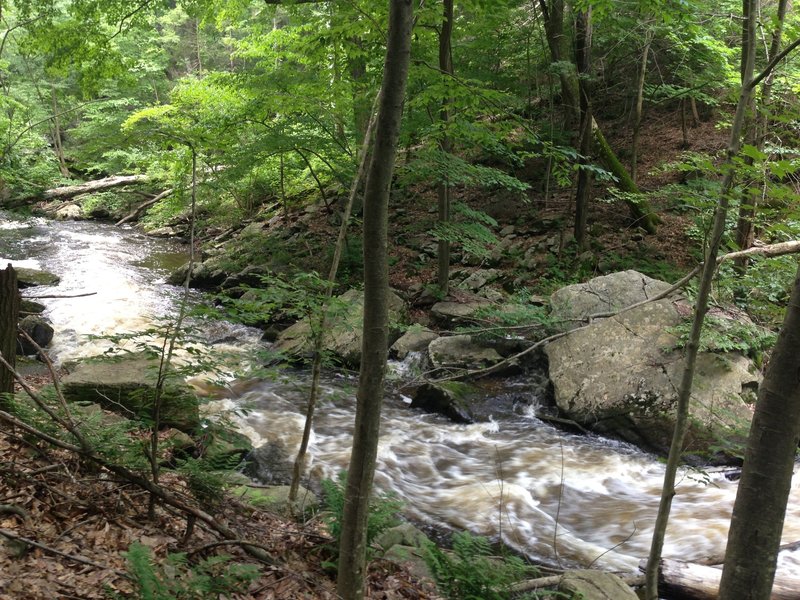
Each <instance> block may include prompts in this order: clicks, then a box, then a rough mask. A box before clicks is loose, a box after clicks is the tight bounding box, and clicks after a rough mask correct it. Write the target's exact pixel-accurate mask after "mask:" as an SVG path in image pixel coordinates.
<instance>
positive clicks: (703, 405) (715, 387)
mask: <svg viewBox="0 0 800 600" xmlns="http://www.w3.org/2000/svg"><path fill="white" fill-rule="evenodd" d="M630 274H631V272H630V271H626V272H625V273H622V274H619V275H621V278H620V279H621V280H623V281H630V280H631V279H633V278H632V277H631V275H630ZM609 278H613V275H612V276H607V277H601V278H598V279H602V280H604V281H603V282H601V285H598V286H597V287H595V288H594V289H604V290H609V289H611V286H610V285H608V283H609V281H610V280H609ZM643 278H644V276H642V275H639V278H638V279H637V280H636V281H637V283H636V285H637V287H638V289H637V291H636V292H635V293H634V292H632V291H631V290H627V291H625V292H623V300H621V301H620V300H619V299H618V298H616V297H614V296H612V295H609V294H606V293H604V297H603V298H602V300H601V302H602V306H603V308H602V309H601V310H604V309H606V308H608V307H612V308H616V307H619V306H625V305H629V304H633V303H635V302H638V301H639V300H642V299H644V298H646V297H647V296H648V295H650V296H652V294H653V290H654V289H658V288H661V289H666V288H665V287H664V286H667V285H668V284H665V283H664V282H657V283H656V284H649V283H647V282H646V280H645V279H643ZM594 281H596V280H594ZM650 281H655V280H650ZM643 282H644V283H643ZM589 283H590V284H591V283H592V282H589ZM658 284H660V285H658ZM571 287H574V286H571ZM589 289H591V288H589ZM557 294H558V296H559V298H558V299H559V301H560V302H561V303H562V304H561V306H567V307H570V309H569V310H570V312H569V314H571V315H572V316H573V317H575V318H581V317H583V316H587V313H588V314H594V313H596V312H599V311H598V308H600V307H599V306H598V304H597V303H595V302H590V301H585V302H584V299H583V298H582V297H583V294H584V292H583V291H582V290H579V291H578V295H577V296H576V297H575V302H572V301H570V298H571V297H570V296H569V295H568V294H565V293H564V290H560V291H559V292H557ZM580 303H583V304H582V306H583V309H582V310H583V311H584V313H585V314H582V313H580V312H576V311H575V307H576V306H577V305H579V304H580ZM690 312H691V311H690V307H689V306H688V305H687V304H686V303H685V302H684V301H683V300H681V299H680V298H668V299H663V300H658V301H655V302H650V303H647V304H644V305H642V306H639V307H637V308H634V309H631V310H628V311H625V312H623V313H620V314H618V315H616V316H614V317H609V318H605V319H599V320H596V321H595V322H593V323H592V324H591V325H588V326H586V327H583V328H580V329H575V330H573V331H571V332H570V333H569V334H568V335H566V336H564V337H562V338H560V339H558V340H556V341H554V342H551V343H550V344H548V346H547V348H546V349H545V351H546V353H547V356H548V358H549V362H550V366H549V372H550V379H551V380H552V382H553V388H554V392H555V401H556V404H557V405H558V408H559V409H560V411H561V412H562V413H563V414H564V415H565V416H567V417H568V418H570V419H572V420H574V421H576V422H578V423H580V424H581V425H583V426H585V427H589V428H591V429H594V430H595V431H598V432H601V433H605V434H611V435H614V436H617V437H620V438H622V439H624V440H627V441H630V442H632V443H635V444H637V445H639V446H641V447H644V448H646V449H649V450H653V451H656V452H659V453H665V452H666V451H667V449H668V448H669V444H670V440H671V437H672V430H673V428H674V423H675V418H674V416H675V415H674V407H675V403H676V401H677V390H678V389H679V387H680V382H681V378H682V376H683V368H684V359H683V353H682V352H681V351H675V350H672V348H674V347H675V346H676V345H677V343H678V339H677V337H676V336H675V335H674V334H673V333H671V332H670V331H669V329H670V328H671V327H674V326H675V325H678V324H679V323H681V322H682V320H683V319H684V316H683V315H686V314H688V313H690ZM562 314H563V313H562ZM758 381H759V377H758V375H757V373H756V369H755V368H753V365H752V364H751V362H750V361H749V360H748V359H747V358H745V357H743V356H742V355H740V354H737V353H712V352H701V353H700V354H699V356H698V359H697V370H696V373H695V378H694V386H693V391H692V396H691V399H690V413H689V414H690V417H689V432H688V435H687V443H686V447H685V449H686V451H687V452H689V453H692V454H698V455H701V456H704V457H709V456H710V455H713V454H714V453H715V452H717V451H720V450H722V451H723V452H724V451H725V450H726V446H729V445H735V444H737V443H738V442H739V441H741V440H743V439H744V436H746V433H747V429H748V427H749V422H750V418H751V416H752V412H751V408H750V406H749V405H748V404H747V403H746V401H745V399H746V398H749V397H751V396H752V391H753V390H754V389H755V388H756V387H757V385H758ZM718 458H719V457H718Z"/></svg>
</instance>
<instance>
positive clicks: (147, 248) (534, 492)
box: [0, 212, 800, 577]
mask: <svg viewBox="0 0 800 600" xmlns="http://www.w3.org/2000/svg"><path fill="white" fill-rule="evenodd" d="M185 260H186V247H185V246H181V245H179V244H176V243H175V242H173V241H169V240H161V239H154V238H148V237H146V236H143V235H141V234H139V233H137V232H135V231H134V230H125V229H118V228H115V227H113V226H111V225H104V224H98V223H92V222H72V221H68V222H54V221H48V220H45V219H39V218H32V219H26V220H16V218H12V217H9V216H8V215H4V214H3V213H1V212H0V266H2V267H5V265H6V263H7V262H12V263H13V264H14V265H15V266H19V267H31V268H40V269H45V270H48V271H51V272H53V273H56V274H57V275H59V276H60V277H61V283H60V284H59V285H58V286H54V287H48V288H35V289H33V290H30V292H31V293H29V294H27V295H30V296H32V295H34V294H35V295H61V296H67V295H74V294H82V293H89V292H96V294H94V295H91V296H83V297H75V298H48V299H45V300H42V302H43V303H44V304H45V305H46V306H47V311H46V316H48V317H49V318H50V319H51V320H52V321H53V326H54V327H55V330H56V335H55V337H54V340H53V344H52V350H51V354H52V356H53V357H54V358H56V359H57V360H58V361H61V362H64V361H68V360H74V359H76V358H80V357H83V356H87V355H92V354H98V353H101V352H103V351H104V350H105V348H106V347H108V345H109V343H108V342H107V341H105V340H91V341H90V340H87V338H86V337H85V336H86V335H88V334H91V335H107V334H110V333H122V332H132V331H141V330H144V329H147V328H148V327H149V326H151V325H152V324H153V323H154V322H155V321H156V320H157V319H159V318H161V317H169V316H172V315H174V314H175V312H176V310H177V309H176V307H177V302H178V300H179V298H180V295H181V293H182V290H181V289H180V288H175V287H172V286H168V285H166V284H165V283H164V278H165V277H166V275H167V274H168V273H169V272H170V271H171V269H173V268H175V267H177V266H179V265H180V264H182V263H183V262H185ZM206 336H207V339H208V340H209V341H210V342H212V343H213V342H214V341H215V340H225V341H226V343H230V340H231V339H233V340H234V342H233V343H234V345H238V346H240V347H252V346H253V345H255V344H256V343H257V340H258V337H259V335H258V332H257V331H255V330H252V329H249V328H246V327H242V326H236V325H230V324H226V323H215V324H213V325H212V326H210V327H207V329H206ZM407 367H408V365H407V364H393V365H390V371H391V374H390V382H391V383H390V391H389V392H388V393H387V397H386V399H385V402H384V410H383V421H382V429H381V431H382V434H381V440H380V446H379V451H378V467H377V473H376V478H375V481H376V485H377V486H378V488H379V489H380V490H381V491H384V492H392V493H394V494H396V495H397V496H399V498H400V499H401V500H402V501H403V503H404V506H405V512H406V514H407V516H408V517H409V518H411V519H414V520H416V521H420V522H423V523H429V524H432V525H437V526H445V527H450V528H456V529H468V530H470V531H472V532H474V533H477V534H481V535H486V536H490V537H492V538H494V539H497V538H499V537H501V538H502V540H503V541H504V542H505V543H506V544H508V545H509V546H511V547H513V548H515V549H517V550H518V551H519V552H521V553H523V554H525V555H527V556H529V557H531V558H532V559H534V560H537V561H541V562H545V563H547V564H551V565H562V566H565V567H566V566H588V565H593V566H598V567H602V568H606V569H613V570H618V571H626V572H633V571H636V569H637V566H638V564H639V561H640V560H641V559H643V558H644V557H645V556H646V555H647V553H648V551H649V545H650V538H651V535H652V528H653V523H654V521H655V514H656V510H657V507H658V501H659V496H660V490H661V481H662V477H663V472H664V467H663V465H662V464H661V463H660V462H659V461H658V460H657V459H656V458H655V457H653V456H651V455H648V454H645V453H643V452H641V451H640V450H637V449H635V448H633V447H631V446H629V445H625V444H621V443H618V442H614V441H610V440H606V439H603V438H600V437H594V436H577V435H572V434H569V433H565V432H563V431H559V430H557V429H554V428H553V427H551V426H550V425H548V424H546V423H544V422H542V421H540V420H538V419H537V418H536V417H535V416H534V412H535V411H534V409H535V406H536V404H537V402H538V401H539V398H540V395H541V385H540V384H539V383H537V381H536V378H535V377H528V378H518V379H511V380H507V381H505V382H503V383H502V386H501V387H500V388H499V391H498V388H497V387H496V386H495V387H494V388H492V389H493V391H492V392H491V406H492V410H493V413H494V414H493V418H492V419H491V420H490V421H489V422H485V423H477V424H472V425H458V424H454V423H452V422H450V421H448V420H446V419H445V418H444V417H440V416H438V415H428V414H423V413H420V412H417V411H412V410H410V409H409V408H408V406H407V403H408V401H409V400H408V398H406V397H404V396H403V395H402V393H400V392H399V391H393V390H397V389H400V385H399V384H400V383H401V382H402V380H403V376H404V373H405V372H406V369H407ZM308 379H309V377H308V376H307V374H306V373H304V372H300V371H286V372H284V374H283V375H281V376H280V377H278V378H277V379H276V380H274V381H259V382H251V384H250V385H249V386H242V387H243V388H244V387H246V388H247V391H246V392H243V393H241V394H240V395H239V396H238V397H235V398H232V399H225V400H217V401H214V402H216V403H217V408H223V409H231V410H235V409H241V408H247V409H248V410H247V411H239V412H236V413H232V414H233V419H234V420H235V421H236V422H237V424H238V425H239V427H240V428H241V429H242V431H243V432H244V433H246V434H247V435H248V436H250V437H251V439H252V440H253V442H254V445H260V444H263V443H267V442H275V441H281V442H282V443H284V444H285V445H286V446H287V449H288V450H289V452H290V453H293V452H294V451H295V449H296V448H297V446H298V445H299V441H300V436H301V433H302V426H303V416H302V415H303V412H304V404H305V401H306V398H307V386H308ZM356 385H357V381H356V379H355V378H354V377H353V376H352V375H350V374H333V375H330V376H328V377H327V378H325V379H324V381H323V390H322V395H321V399H320V404H319V406H318V408H317V415H318V416H317V419H316V421H315V425H314V431H313V436H312V440H311V446H310V449H309V450H310V460H309V469H310V473H311V475H312V476H313V477H314V478H322V477H327V478H334V477H336V475H337V473H338V472H339V471H340V470H342V469H344V468H346V466H347V462H348V459H349V452H350V445H351V443H352V429H353V410H354V404H355V399H354V397H355V388H356ZM487 393H489V392H487ZM735 493H736V483H735V482H731V481H728V480H727V479H725V477H724V476H723V475H722V474H721V473H715V472H702V471H694V470H685V471H682V472H681V473H680V475H679V484H678V486H677V496H676V497H675V499H674V501H673V508H672V516H671V520H670V528H669V531H668V535H667V539H666V544H665V547H664V556H665V557H667V558H677V559H681V560H689V561H691V560H697V559H701V558H703V557H707V556H716V555H720V554H722V553H723V551H724V545H725V541H726V538H727V530H728V522H729V519H730V512H731V507H732V504H733V499H734V496H735ZM797 540H800V478H796V479H795V481H794V482H793V486H792V492H791V497H790V499H789V510H788V513H787V515H786V523H785V525H784V532H783V542H784V543H789V542H794V541H797ZM779 570H780V571H781V572H782V574H785V575H791V576H795V577H800V551H794V552H782V553H781V555H780V559H779Z"/></svg>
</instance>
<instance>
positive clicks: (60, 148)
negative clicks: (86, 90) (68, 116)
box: [50, 84, 70, 177]
mask: <svg viewBox="0 0 800 600" xmlns="http://www.w3.org/2000/svg"><path fill="white" fill-rule="evenodd" d="M50 99H51V100H52V105H53V147H54V148H55V150H56V156H57V157H58V168H59V170H60V171H61V175H62V176H63V177H69V175H70V173H69V169H68V168H67V159H66V158H65V157H64V145H63V141H62V139H61V119H60V118H59V113H58V98H57V97H56V88H55V86H54V85H52V84H51V85H50Z"/></svg>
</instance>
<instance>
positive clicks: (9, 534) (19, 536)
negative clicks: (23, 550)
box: [0, 529, 131, 579]
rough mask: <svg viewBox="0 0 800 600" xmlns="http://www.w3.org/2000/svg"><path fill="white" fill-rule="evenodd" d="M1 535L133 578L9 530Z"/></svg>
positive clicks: (3, 530) (2, 531) (1, 530)
mask: <svg viewBox="0 0 800 600" xmlns="http://www.w3.org/2000/svg"><path fill="white" fill-rule="evenodd" d="M0 535H2V536H4V537H7V538H9V539H11V540H17V541H20V542H22V543H24V544H27V545H29V546H33V547H34V548H39V549H40V550H44V551H45V552H49V553H50V554H56V555H58V556H61V557H62V558H66V559H67V560H71V561H73V562H77V563H81V564H84V565H89V566H91V567H96V568H98V569H103V570H104V571H111V572H112V573H114V574H115V575H117V576H119V577H124V578H125V579H131V576H130V575H128V574H127V573H125V572H124V571H118V570H117V569H112V568H111V567H109V566H107V565H101V564H100V563H97V562H94V561H93V560H89V559H88V558H84V557H83V556H80V555H73V554H67V553H66V552H62V551H61V550H56V549H55V548H51V547H50V546H46V545H45V544H41V543H39V542H35V541H33V540H31V539H28V538H26V537H22V536H21V535H17V534H16V533H13V532H11V531H8V530H7V529H0Z"/></svg>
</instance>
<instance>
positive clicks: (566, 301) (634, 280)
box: [550, 271, 672, 329]
mask: <svg viewBox="0 0 800 600" xmlns="http://www.w3.org/2000/svg"><path fill="white" fill-rule="evenodd" d="M670 287H672V286H671V284H669V283H667V282H665V281H659V280H658V279H653V278H651V277H648V276H647V275H643V274H642V273H639V272H638V271H621V272H619V273H612V274H611V275H605V276H603V277H595V278H594V279H591V280H589V281H587V282H586V283H576V284H575V285H568V286H566V287H563V288H561V289H560V290H557V291H556V292H554V293H553V295H552V296H550V306H551V309H552V315H553V317H554V318H555V319H557V320H562V321H563V322H564V324H565V326H566V328H567V329H572V328H574V327H579V326H580V324H581V323H580V321H581V320H582V319H584V318H586V317H590V316H591V315H596V314H600V313H608V312H614V311H618V310H620V309H622V308H625V307H626V306H630V305H632V304H636V303H637V302H641V301H642V300H648V299H649V298H653V297H654V296H656V295H658V294H661V293H662V292H664V291H666V290H668V289H669V288H670Z"/></svg>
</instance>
